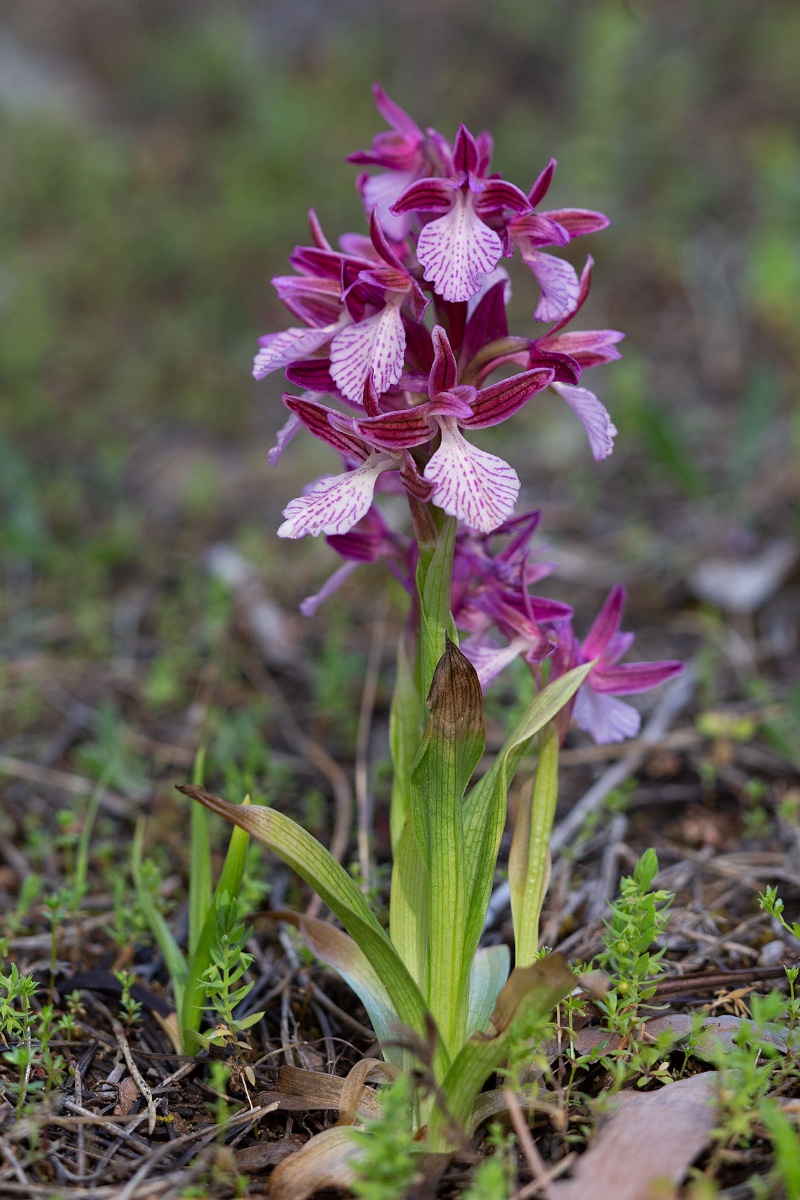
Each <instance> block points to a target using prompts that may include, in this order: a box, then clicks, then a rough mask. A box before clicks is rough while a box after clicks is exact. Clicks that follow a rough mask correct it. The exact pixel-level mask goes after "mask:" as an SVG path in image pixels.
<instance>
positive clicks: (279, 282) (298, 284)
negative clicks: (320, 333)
mask: <svg viewBox="0 0 800 1200" xmlns="http://www.w3.org/2000/svg"><path fill="white" fill-rule="evenodd" d="M272 286H273V287H274V288H275V291H276V292H277V293H278V296H279V298H280V300H281V301H282V303H283V304H285V305H286V307H287V308H288V310H289V312H290V313H292V315H293V316H295V317H297V318H298V319H299V320H300V321H304V322H305V324H306V325H311V326H313V327H315V328H317V327H320V326H323V325H328V324H330V323H331V322H332V321H336V320H337V319H338V317H339V316H340V314H341V311H342V303H341V287H340V285H339V281H338V279H313V278H311V277H309V276H308V275H275V276H273V278H272Z"/></svg>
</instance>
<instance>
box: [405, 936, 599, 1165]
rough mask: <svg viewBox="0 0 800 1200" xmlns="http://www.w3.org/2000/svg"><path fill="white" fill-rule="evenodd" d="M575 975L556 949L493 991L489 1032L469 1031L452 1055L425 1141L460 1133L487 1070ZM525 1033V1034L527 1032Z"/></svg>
mask: <svg viewBox="0 0 800 1200" xmlns="http://www.w3.org/2000/svg"><path fill="white" fill-rule="evenodd" d="M575 983H576V977H575V975H573V973H572V971H571V970H570V968H569V967H568V965H567V961H566V959H565V958H564V957H563V955H561V954H551V955H549V956H548V957H547V958H543V959H540V960H539V962H536V963H534V964H533V966H531V967H518V968H516V969H515V970H513V971H512V972H511V975H510V976H509V978H508V982H507V983H506V985H505V987H504V988H503V989H502V991H501V992H500V995H499V996H498V997H497V1005H496V1006H495V1010H494V1012H493V1013H492V1024H493V1025H494V1028H495V1029H496V1031H497V1032H496V1034H495V1035H494V1036H489V1037H487V1036H486V1034H480V1033H478V1034H475V1036H474V1037H471V1038H470V1039H469V1041H468V1042H467V1043H466V1045H465V1046H463V1047H462V1049H461V1050H460V1052H459V1053H458V1054H457V1055H456V1057H455V1059H454V1060H453V1065H452V1066H451V1067H450V1070H449V1071H448V1072H447V1075H446V1076H445V1078H444V1081H443V1082H442V1086H441V1093H440V1094H441V1099H442V1103H440V1104H438V1105H437V1106H436V1107H435V1108H434V1109H433V1111H432V1113H431V1116H430V1120H429V1123H428V1146H429V1148H430V1149H431V1151H433V1152H436V1151H443V1150H447V1149H448V1148H451V1147H452V1146H453V1145H454V1144H456V1143H457V1139H458V1138H459V1136H460V1137H461V1138H463V1137H464V1131H465V1130H467V1129H468V1127H469V1123H470V1116H471V1113H472V1107H473V1105H474V1103H475V1099H476V1097H477V1096H478V1093H479V1092H480V1090H481V1088H482V1087H483V1085H484V1083H485V1082H486V1080H487V1079H488V1078H489V1076H490V1075H491V1073H492V1071H496V1070H497V1069H498V1067H500V1066H501V1064H502V1063H503V1061H504V1059H505V1058H506V1055H507V1051H508V1048H509V1045H510V1043H512V1042H513V1041H514V1040H516V1039H517V1038H520V1037H524V1036H526V1034H527V1033H528V1031H529V1030H530V1028H531V1026H532V1025H533V1024H534V1023H535V1022H536V1021H537V1020H539V1019H541V1018H543V1017H545V1016H547V1014H548V1013H549V1012H550V1010H551V1009H552V1008H553V1007H554V1006H555V1005H556V1004H558V1002H559V1001H560V1000H563V999H564V997H565V996H567V995H569V993H570V992H571V991H572V989H573V987H574V986H575ZM528 1036H529V1034H528Z"/></svg>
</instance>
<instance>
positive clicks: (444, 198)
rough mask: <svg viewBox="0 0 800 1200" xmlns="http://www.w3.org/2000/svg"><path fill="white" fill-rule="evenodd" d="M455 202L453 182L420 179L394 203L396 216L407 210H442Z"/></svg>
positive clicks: (393, 208)
mask: <svg viewBox="0 0 800 1200" xmlns="http://www.w3.org/2000/svg"><path fill="white" fill-rule="evenodd" d="M452 203H453V184H452V183H449V182H448V181H447V180H445V179H433V178H430V179H419V180H417V182H416V183H412V184H411V185H410V186H409V187H407V188H406V190H405V191H404V192H403V194H402V196H400V198H399V199H398V200H397V201H395V203H394V204H393V205H392V212H393V213H394V215H395V216H401V215H402V214H403V213H407V212H442V211H443V210H444V209H447V208H449V207H450V205H451V204H452Z"/></svg>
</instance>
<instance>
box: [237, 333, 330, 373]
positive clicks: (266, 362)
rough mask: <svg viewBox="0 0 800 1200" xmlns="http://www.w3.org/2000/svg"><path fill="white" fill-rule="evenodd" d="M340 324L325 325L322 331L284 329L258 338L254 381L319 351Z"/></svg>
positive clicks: (254, 362)
mask: <svg viewBox="0 0 800 1200" xmlns="http://www.w3.org/2000/svg"><path fill="white" fill-rule="evenodd" d="M339 329H341V323H340V322H337V323H336V324H335V325H326V326H324V328H322V329H284V330H283V332H282V333H268V334H266V335H265V336H264V337H262V338H259V339H258V340H259V343H260V345H261V349H260V350H259V352H258V354H257V355H256V356H255V359H254V360H253V375H254V376H255V378H256V379H264V377H265V376H267V375H269V374H271V373H272V372H273V371H277V370H278V369H279V368H280V367H288V365H289V363H290V362H294V360H295V359H296V358H305V357H306V355H308V354H313V353H314V351H315V350H319V349H321V348H322V347H323V346H324V345H325V344H326V343H327V342H329V341H330V340H331V338H332V337H333V335H334V334H335V333H336V332H337V330H339Z"/></svg>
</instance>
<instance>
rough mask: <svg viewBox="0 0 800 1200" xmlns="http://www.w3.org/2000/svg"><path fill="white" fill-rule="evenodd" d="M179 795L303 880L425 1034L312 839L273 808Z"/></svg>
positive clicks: (383, 939) (352, 897)
mask: <svg viewBox="0 0 800 1200" xmlns="http://www.w3.org/2000/svg"><path fill="white" fill-rule="evenodd" d="M179 791H181V792H184V793H185V795H187V796H191V797H192V799H193V800H197V801H199V803H201V804H204V805H205V806H206V808H210V809H211V810H212V812H216V813H218V814H219V816H222V817H225V818H226V820H228V821H232V822H233V824H234V825H238V826H239V827H240V828H242V829H244V830H246V831H247V832H248V833H249V834H251V835H252V837H254V838H256V840H257V841H260V842H261V843H262V844H263V845H265V846H267V847H268V848H269V849H270V850H272V851H273V853H274V854H277V855H278V857H279V858H281V859H282V860H283V861H284V862H285V863H286V865H287V866H289V867H291V869H292V870H293V871H295V872H296V873H297V874H298V875H299V876H300V877H301V879H304V880H305V881H306V883H308V884H309V886H310V887H312V888H313V889H314V891H315V892H316V893H317V895H318V896H319V897H320V898H321V899H322V900H323V901H324V902H325V904H327V906H328V908H330V910H331V911H332V912H333V913H334V914H335V915H336V916H337V917H338V918H339V920H340V921H341V923H342V925H344V927H345V929H346V930H347V932H348V933H349V934H350V936H351V937H352V938H353V939H354V941H355V942H356V943H357V944H358V945H359V947H360V948H361V950H362V951H363V952H364V954H365V955H366V957H367V958H368V959H369V961H370V962H371V963H372V965H373V967H374V968H375V970H376V971H377V973H378V974H379V975H380V978H381V979H382V980H383V983H384V985H385V987H386V991H387V993H388V995H389V997H390V999H391V1002H392V1004H393V1006H394V1008H395V1010H396V1012H397V1014H398V1016H399V1018H400V1020H401V1022H402V1023H403V1024H404V1025H408V1026H409V1027H410V1028H411V1029H413V1030H414V1031H415V1032H417V1033H420V1034H422V1035H423V1036H424V1035H425V1031H426V1028H427V1027H426V1011H427V1010H426V1005H425V1001H424V1000H423V998H422V994H421V993H420V991H419V988H418V987H417V985H416V983H415V982H414V980H413V978H412V976H411V975H410V973H409V971H408V970H407V968H406V967H405V965H404V964H403V962H402V960H401V959H400V957H399V956H398V954H397V951H396V950H395V948H394V947H393V946H392V943H391V942H390V941H389V938H388V936H387V934H386V932H385V930H384V929H383V928H382V927H381V925H380V924H379V923H378V920H377V918H376V917H375V915H374V913H373V912H372V910H371V909H370V907H369V905H368V904H367V902H366V900H365V899H364V896H363V895H362V894H361V892H360V891H359V889H358V887H357V886H356V884H355V883H354V882H353V880H352V879H351V877H350V876H349V875H348V874H347V872H346V871H345V870H344V868H343V867H342V866H341V865H340V864H339V863H338V862H337V861H336V859H335V858H333V856H332V855H331V854H330V853H329V852H328V851H327V850H326V849H325V847H324V846H322V845H320V843H319V842H318V841H317V840H316V838H314V837H312V836H311V834H310V833H308V832H307V831H306V830H305V829H303V828H302V826H300V825H298V824H297V822H296V821H293V820H292V819H291V818H290V817H287V816H284V814H283V813H279V812H277V811H276V810H275V809H273V808H266V807H264V806H263V805H252V806H248V807H245V806H243V805H241V804H231V803H229V802H228V801H227V800H223V799H222V798H221V797H220V796H215V795H213V793H211V792H207V791H206V790H205V789H204V788H199V787H194V786H191V785H189V786H183V787H181V788H179ZM446 1060H447V1055H446V1054H445V1053H444V1051H443V1048H442V1047H440V1049H439V1066H440V1068H441V1067H443V1065H444V1063H445V1062H446Z"/></svg>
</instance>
